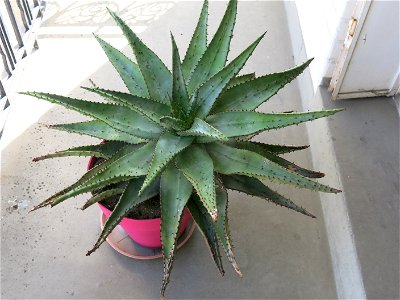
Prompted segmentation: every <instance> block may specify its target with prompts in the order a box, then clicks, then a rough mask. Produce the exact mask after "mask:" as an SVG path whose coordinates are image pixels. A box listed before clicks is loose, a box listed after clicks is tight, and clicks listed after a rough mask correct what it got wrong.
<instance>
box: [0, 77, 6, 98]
mask: <svg viewBox="0 0 400 300" xmlns="http://www.w3.org/2000/svg"><path fill="white" fill-rule="evenodd" d="M5 96H6V90H5V89H4V86H3V83H2V82H1V80H0V99H1V98H3V97H5Z"/></svg>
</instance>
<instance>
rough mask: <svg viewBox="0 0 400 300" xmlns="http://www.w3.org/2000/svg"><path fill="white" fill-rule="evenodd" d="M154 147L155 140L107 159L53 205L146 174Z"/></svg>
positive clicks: (53, 203)
mask: <svg viewBox="0 0 400 300" xmlns="http://www.w3.org/2000/svg"><path fill="white" fill-rule="evenodd" d="M154 148H155V143H154V142H152V143H148V144H146V145H144V146H142V147H141V148H139V149H135V150H133V151H131V152H129V153H127V154H126V155H124V156H122V157H120V158H118V159H116V160H113V161H112V162H111V163H107V161H106V162H105V163H104V164H102V165H100V166H99V168H94V169H92V170H90V171H89V172H88V173H86V174H85V179H86V178H87V180H79V181H78V184H73V185H72V186H70V187H69V188H67V189H65V190H64V191H65V192H64V193H63V194H61V195H60V196H57V197H55V198H54V199H53V202H52V203H51V205H52V206H54V205H57V204H59V203H61V202H62V201H64V200H66V199H68V198H71V197H74V196H77V195H79V194H82V193H86V192H90V191H92V190H94V189H98V188H102V187H104V186H107V185H109V184H112V183H116V182H120V181H126V180H129V179H132V178H135V177H140V176H144V175H146V174H147V170H148V168H149V166H150V161H151V154H152V152H153V151H154Z"/></svg>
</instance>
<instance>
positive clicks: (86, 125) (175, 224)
mask: <svg viewBox="0 0 400 300" xmlns="http://www.w3.org/2000/svg"><path fill="white" fill-rule="evenodd" d="M236 11H237V1H235V0H231V1H230V2H229V4H228V7H227V9H226V12H225V14H224V16H223V19H222V21H221V23H220V25H219V27H218V29H217V31H216V33H215V35H214V36H213V38H212V39H211V41H210V42H209V43H207V18H208V2H207V1H204V4H203V6H202V10H201V13H200V17H199V20H198V23H197V26H196V28H195V31H194V33H193V36H192V38H191V41H190V44H189V47H188V49H187V51H186V54H185V57H184V59H183V60H181V58H180V55H179V51H178V48H177V45H176V43H175V40H174V37H173V36H172V34H171V41H172V70H169V69H168V68H167V67H166V66H165V64H164V63H163V62H162V61H161V60H160V59H159V57H158V56H157V55H156V54H155V53H154V52H153V51H152V50H150V49H149V48H148V47H147V46H146V45H145V44H144V43H143V42H142V41H141V40H140V39H139V38H138V36H137V35H136V34H135V33H134V32H133V31H132V30H131V29H130V28H129V27H128V25H127V24H126V23H125V22H124V21H123V20H122V19H121V18H120V17H119V16H117V15H116V14H115V13H114V12H112V11H110V14H111V16H112V18H113V19H114V20H115V22H116V23H117V24H118V26H119V27H120V28H121V29H122V32H123V34H124V35H125V37H126V38H127V40H128V41H129V45H130V47H131V48H132V50H133V54H134V56H135V58H136V62H134V61H132V60H131V59H130V58H128V57H127V56H125V55H124V54H123V53H122V52H120V51H119V50H117V49H116V48H114V47H113V46H111V45H110V44H109V43H107V42H106V41H104V40H103V39H101V38H100V37H98V36H95V38H96V39H97V41H98V42H99V43H100V45H101V47H102V48H103V50H104V52H105V54H106V55H107V56H108V59H109V60H110V62H111V63H112V65H113V66H114V67H115V69H116V71H117V72H118V74H119V75H120V77H121V79H122V80H123V82H124V83H125V85H126V88H127V90H128V91H129V92H122V91H114V90H107V89H102V88H99V87H97V86H93V87H84V89H86V90H88V91H90V92H93V93H95V94H98V95H100V96H101V97H103V98H104V100H105V101H103V102H93V101H88V100H82V99H73V98H68V97H65V96H61V95H54V94H48V93H42V92H26V93H25V94H27V95H31V96H34V97H36V98H39V99H43V100H46V101H49V102H52V103H56V104H59V105H62V106H64V107H65V108H67V109H70V110H74V111H77V112H79V113H81V114H82V115H85V116H88V117H90V118H91V119H90V120H88V121H85V122H79V123H71V124H57V125H51V126H50V127H51V128H54V129H58V130H63V131H68V132H72V133H78V134H83V135H88V136H92V137H96V138H99V139H102V140H106V141H108V142H107V143H104V144H99V145H89V146H80V147H75V148H71V149H67V150H64V151H59V152H56V153H52V154H48V155H44V156H41V157H38V158H36V159H35V160H36V161H37V160H41V159H45V158H52V157H63V156H73V155H75V156H95V157H100V158H103V160H104V161H103V162H102V163H100V164H98V165H96V166H95V167H94V168H92V169H91V170H89V171H87V172H86V174H84V175H83V176H82V177H81V178H80V179H79V180H78V181H77V182H75V183H74V184H72V185H71V186H69V187H67V188H65V189H63V190H62V191H60V192H58V193H56V194H55V195H53V196H51V197H50V198H48V199H46V200H45V201H43V202H42V203H40V204H38V205H37V206H35V207H34V208H33V210H36V209H38V208H41V207H45V206H55V205H57V204H60V203H61V202H63V201H64V200H67V199H69V198H71V197H74V196H76V195H79V194H82V193H87V192H93V191H98V190H99V189H101V190H102V192H101V193H97V194H96V195H95V196H93V197H92V198H91V199H89V200H88V201H87V203H85V205H84V208H87V207H89V206H90V205H91V204H94V203H96V202H98V201H102V200H104V199H106V198H107V197H110V196H113V195H120V196H119V201H118V203H117V205H116V206H115V209H114V210H113V212H112V214H111V216H110V217H109V218H108V220H107V222H106V224H105V226H104V229H103V230H102V232H101V234H100V236H99V238H98V240H97V242H96V243H95V245H94V247H93V248H92V249H91V250H90V251H89V252H88V253H87V255H89V254H90V253H92V252H94V251H95V250H96V249H97V248H98V247H99V246H100V245H101V244H102V243H103V242H104V241H105V239H106V237H107V236H108V235H109V234H110V233H111V232H112V230H113V229H114V228H115V226H117V225H118V224H119V222H120V221H121V220H122V219H123V218H124V217H125V216H126V215H127V214H128V213H129V212H130V211H131V210H132V209H133V208H134V207H135V206H137V205H138V204H140V203H142V202H144V201H146V200H148V199H150V198H152V197H154V196H157V195H159V198H160V210H161V238H162V252H163V260H164V275H163V280H162V287H161V295H164V293H165V288H166V286H167V284H168V282H169V276H170V272H171V269H172V265H173V259H174V253H175V250H176V243H177V232H178V228H179V224H180V220H181V217H182V213H183V210H184V208H185V207H187V208H188V209H189V211H190V213H191V215H192V217H193V219H194V221H195V222H196V224H197V226H198V228H199V230H200V232H201V233H202V235H203V236H204V238H205V241H206V243H207V244H208V246H209V249H210V251H211V256H212V259H213V260H214V262H215V264H216V266H217V268H218V269H219V271H220V272H221V274H222V275H223V274H224V269H223V266H222V261H221V256H220V252H219V247H220V245H221V246H222V249H223V250H224V252H225V254H226V255H227V258H228V260H229V262H230V263H231V264H232V266H233V268H234V270H235V271H236V272H237V273H238V274H239V275H240V276H241V271H240V269H239V266H238V264H237V262H236V259H235V256H234V253H233V247H232V242H231V237H230V233H229V232H230V231H229V224H228V216H227V207H228V194H227V189H231V190H237V191H240V192H244V193H247V194H249V195H252V196H256V197H259V198H263V199H266V200H268V201H271V202H273V203H275V204H277V205H280V206H284V207H287V208H289V209H292V210H294V211H297V212H299V213H302V214H304V215H307V216H310V217H314V216H313V215H312V214H310V213H309V212H307V211H306V210H305V209H303V208H302V207H300V206H298V205H296V204H295V203H294V202H292V201H291V200H289V199H288V198H286V197H284V196H282V195H280V194H278V193H277V192H275V191H273V190H272V189H270V188H269V187H268V186H266V185H265V183H264V182H263V181H261V180H262V179H267V180H270V181H276V182H279V183H284V184H292V185H295V186H297V187H300V188H306V189H310V190H315V191H320V192H328V193H337V192H340V191H339V190H337V189H334V188H331V187H328V186H326V185H323V184H320V183H318V182H316V181H314V180H312V179H310V178H319V177H323V176H324V174H322V173H320V172H315V171H311V170H308V169H305V168H302V167H299V166H297V165H295V164H294V163H292V162H289V161H287V160H286V159H284V158H283V157H281V156H280V155H281V154H284V153H288V152H292V151H297V150H301V149H305V148H307V146H287V145H275V144H267V143H261V142H255V141H252V137H254V136H255V135H257V134H259V133H261V132H263V131H266V130H271V129H278V128H281V127H286V126H290V125H296V124H299V123H302V122H306V121H311V120H314V119H318V118H322V117H326V116H330V115H333V114H334V113H336V112H337V111H339V110H322V111H312V112H303V113H297V112H290V113H262V112H256V109H257V108H258V107H259V106H260V105H261V104H262V103H264V102H265V101H267V100H268V99H270V98H271V97H272V96H273V95H275V94H276V93H277V92H278V91H279V90H280V89H281V88H282V87H283V86H284V85H286V84H287V83H288V82H290V81H292V80H293V79H295V78H296V77H297V76H298V75H299V74H301V73H302V72H303V71H304V70H305V69H306V68H307V66H308V65H309V64H310V62H311V59H310V60H308V61H306V62H305V63H303V64H302V65H299V66H297V67H294V68H292V69H289V70H286V71H283V72H279V73H273V74H267V75H263V76H260V77H256V76H255V74H244V75H238V74H239V72H240V71H241V69H242V68H243V66H244V65H245V63H246V61H247V60H248V59H249V57H250V56H251V54H252V53H253V51H254V49H255V48H256V46H257V45H258V44H259V43H260V41H261V40H262V38H263V37H264V35H265V34H264V33H263V34H262V35H261V36H260V37H258V38H257V39H256V40H255V41H254V42H253V43H252V44H251V45H250V46H248V47H247V48H246V49H245V50H244V51H243V52H242V53H241V54H240V55H238V56H237V57H236V58H234V59H232V60H231V61H230V62H229V63H227V56H228V52H229V45H230V42H231V38H232V32H233V28H234V25H235V19H236ZM119 183H123V184H122V185H120V186H119V187H118V188H115V186H116V185H115V184H119ZM121 187H123V188H121Z"/></svg>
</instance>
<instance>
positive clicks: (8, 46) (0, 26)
mask: <svg viewBox="0 0 400 300" xmlns="http://www.w3.org/2000/svg"><path fill="white" fill-rule="evenodd" d="M0 29H1V30H0V31H1V32H2V35H4V39H5V40H4V42H3V45H4V47H5V50H8V51H9V52H10V55H11V58H12V62H15V63H17V59H16V58H15V54H14V49H13V47H12V46H11V43H10V39H9V38H8V35H7V31H6V28H5V26H4V23H3V20H2V18H1V17H0Z"/></svg>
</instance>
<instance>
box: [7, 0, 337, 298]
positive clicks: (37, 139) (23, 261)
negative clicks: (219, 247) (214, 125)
mask: <svg viewBox="0 0 400 300" xmlns="http://www.w3.org/2000/svg"><path fill="white" fill-rule="evenodd" d="M210 6H211V9H210V18H211V19H210V32H213V31H214V30H215V28H216V25H217V20H219V18H220V17H221V15H222V12H223V8H224V7H225V4H224V3H219V2H216V3H215V2H212V3H211V5H210ZM199 9H200V3H197V2H196V3H193V2H180V3H176V4H174V5H172V6H171V7H170V8H168V10H167V11H166V12H165V13H164V14H163V15H162V16H160V17H159V18H158V19H155V20H151V21H148V22H147V23H146V30H145V31H143V32H142V33H141V34H140V35H141V36H142V37H143V38H144V40H145V42H148V44H149V45H150V46H151V47H153V48H154V49H155V50H156V52H158V53H160V54H161V57H162V58H163V59H165V60H166V61H167V62H168V64H169V63H170V42H169V30H172V31H173V32H174V34H175V36H176V37H177V42H178V45H186V42H187V41H188V40H189V39H190V36H191V30H192V28H193V26H194V20H195V18H196V17H194V15H196V16H197V14H198V12H199ZM188 12H193V15H191V14H188ZM50 21H51V20H50ZM50 21H49V22H50ZM53 22H54V20H53ZM54 24H55V23H53V24H50V25H54ZM249 24H257V26H254V25H249ZM46 25H49V24H48V23H47V24H45V26H46ZM236 26H237V27H236V28H237V29H236V31H235V32H234V42H233V45H232V49H231V53H230V55H231V56H230V57H233V56H235V55H236V54H238V53H239V51H240V50H241V49H244V48H245V47H246V46H247V45H248V44H249V43H251V42H252V41H253V40H254V39H255V38H256V37H258V36H259V35H260V33H262V32H263V31H264V30H265V29H268V34H267V36H266V38H265V40H264V41H263V42H262V43H261V45H260V46H259V48H258V49H257V50H256V51H255V53H254V55H253V58H252V59H251V60H250V61H249V62H248V64H247V66H246V68H245V70H244V72H248V71H256V73H257V75H261V74H265V73H269V72H273V71H278V70H282V69H286V68H289V67H291V66H293V63H292V55H291V53H290V49H291V47H290V41H289V35H288V32H287V27H286V21H285V12H284V7H283V4H282V3H280V2H270V1H265V2H240V3H239V17H238V20H237V25H236ZM60 38H62V37H60ZM60 41H61V40H60ZM61 43H62V41H61ZM42 45H47V44H46V43H45V42H44V43H42ZM54 47H55V46H54ZM181 48H182V49H181V50H183V49H184V47H183V46H181ZM42 51H46V49H42ZM71 53H75V52H74V49H72V48H71ZM97 53H101V50H99V52H97ZM97 53H96V54H94V53H88V51H86V52H85V49H84V48H82V49H81V54H80V55H82V56H83V57H84V56H85V55H87V57H88V58H90V56H93V55H100V54H97ZM56 54H57V53H56ZM57 55H59V56H58V57H57ZM57 55H56V56H55V57H52V58H49V61H48V65H51V64H53V67H54V65H57V64H58V63H60V61H61V62H62V61H64V60H65V59H71V58H69V57H68V55H71V54H69V53H68V51H65V52H64V53H60V54H57ZM81 59H82V58H81ZM73 63H74V60H73V58H72V60H71V64H73ZM46 68H47V70H49V69H48V67H46V66H43V68H41V71H42V72H45V70H46ZM62 71H63V70H59V72H62ZM114 75H115V73H113V71H112V68H111V67H110V66H109V65H105V66H101V67H99V68H98V69H97V70H96V71H95V72H94V73H93V74H92V75H91V76H90V77H91V78H94V79H95V81H96V82H97V83H98V84H100V85H104V86H105V87H114V88H115V87H117V88H118V87H122V84H121V82H119V81H117V79H115V80H114V78H115V77H114ZM51 76H53V77H57V76H58V74H57V72H55V73H51ZM86 83H87V80H84V82H83V84H86ZM80 84H82V83H80ZM43 86H44V87H45V85H43ZM77 87H78V85H77V86H76V89H74V90H72V91H71V93H70V94H71V95H74V96H82V92H81V91H79V90H78V89H77ZM27 101H28V100H27ZM263 110H268V111H271V110H272V111H288V110H301V103H300V97H299V95H298V87H297V85H296V83H292V84H290V85H288V86H287V87H286V88H285V89H284V90H283V91H281V92H279V93H278V94H277V95H276V96H274V97H273V98H272V99H271V100H270V102H269V103H268V104H267V105H265V106H263ZM75 120H79V117H77V116H76V115H75V114H73V113H69V112H66V111H65V110H63V109H61V108H52V109H51V110H50V111H48V112H47V113H46V114H45V115H44V116H43V117H42V118H41V119H40V120H39V122H41V123H50V124H51V123H55V122H56V123H60V122H70V121H75ZM260 138H261V139H263V140H264V141H268V142H272V143H282V142H287V143H289V144H298V145H300V144H306V143H307V136H306V130H305V127H304V126H303V125H301V126H297V127H295V128H291V129H284V130H280V131H274V132H273V133H268V134H264V135H262V136H261V137H260ZM93 142H96V141H95V140H94V139H90V138H86V137H80V136H75V135H67V134H65V133H62V132H56V131H50V130H48V129H46V128H44V127H41V126H39V125H38V124H34V125H33V126H31V127H29V128H28V129H27V130H26V131H25V132H23V133H22V134H21V135H20V136H18V138H17V139H15V140H13V141H12V142H11V143H10V144H9V145H8V146H7V148H5V149H4V151H3V153H2V179H1V186H2V191H1V195H2V203H1V208H2V210H1V211H2V213H1V214H2V218H1V222H2V228H1V239H2V244H1V268H2V270H1V294H2V298H25V299H26V298H76V299H77V298H90V299H99V298H158V297H159V287H160V283H161V274H162V261H161V260H156V261H137V260H132V259H128V258H126V257H123V256H122V255H120V254H118V253H116V252H115V251H114V250H113V249H111V248H110V247H109V246H108V245H107V244H104V245H103V246H102V247H101V248H100V249H99V250H98V251H97V252H96V253H94V254H93V255H92V256H90V257H86V256H85V253H86V250H88V249H89V248H90V247H91V246H92V244H93V243H94V241H95V240H96V237H97V235H98V234H99V210H98V209H97V208H95V207H93V208H91V209H89V210H88V211H86V212H82V211H80V210H79V209H78V208H79V207H80V205H81V204H82V203H83V201H84V199H86V198H87V196H80V197H77V198H76V199H74V200H69V201H68V202H66V203H65V204H63V205H59V206H57V207H55V208H53V209H43V210H40V211H37V212H35V213H32V214H27V209H26V208H18V209H13V201H16V202H20V203H22V202H23V200H29V201H30V204H29V207H31V206H32V205H33V204H36V203H38V202H39V201H40V200H42V199H43V198H45V197H47V196H49V195H50V194H52V193H54V192H56V191H57V190H59V189H61V188H62V187H65V186H66V185H68V184H70V183H72V182H73V181H74V179H76V178H78V177H79V176H80V175H81V174H82V173H83V172H84V170H85V164H86V162H87V159H84V158H66V159H54V160H50V161H43V162H40V163H32V162H31V159H32V157H35V156H38V155H41V154H44V153H47V152H52V151H55V150H57V149H64V148H67V147H70V146H73V145H77V144H89V143H93ZM290 158H293V159H294V160H295V161H296V162H297V163H299V164H301V165H304V166H306V167H310V161H311V160H310V151H309V150H305V151H302V153H298V154H296V155H291V156H290ZM320 171H324V170H320ZM328 176H329V175H328ZM276 188H277V189H278V190H280V191H281V192H282V193H284V194H285V195H287V196H289V197H291V198H292V199H293V200H295V201H296V202H298V204H300V205H302V206H304V207H307V208H308V209H309V210H310V211H311V212H313V213H314V214H315V215H317V216H318V218H317V219H316V220H315V219H310V218H307V217H304V216H302V215H300V214H296V213H293V212H291V211H288V210H287V209H283V208H279V207H276V206H274V205H271V204H268V203H265V202H264V201H262V200H259V199H250V198H249V197H246V196H244V195H242V194H240V195H239V194H237V193H231V194H230V196H231V207H230V210H229V213H230V219H231V226H232V234H233V237H234V240H235V246H236V248H235V249H236V255H237V259H238V261H239V264H240V266H241V269H242V271H243V273H244V278H243V279H240V278H237V277H236V276H235V275H234V272H233V271H232V270H231V268H230V267H229V264H228V263H226V261H225V266H226V270H227V274H226V275H225V277H224V278H220V276H219V274H218V272H217V270H216V268H215V267H214V266H213V263H212V261H211V259H210V257H209V254H208V251H207V248H206V245H205V244H204V242H203V239H202V237H201V235H200V234H199V233H198V232H195V234H194V236H193V237H192V238H191V240H190V241H189V243H188V244H187V245H186V246H185V247H184V248H182V249H181V250H180V251H179V252H178V253H177V260H176V263H175V267H174V270H173V274H172V278H171V279H172V280H171V284H170V286H169V288H168V290H167V296H168V298H182V299H187V298H220V299H222V298H228V299H231V298H237V299H244V298H258V299H265V298H282V299H287V298H301V299H311V298H313V299H322V298H330V299H331V298H336V292H335V284H334V280H333V273H332V267H331V261H330V255H329V249H328V244H327V238H326V234H325V228H324V223H323V219H322V212H321V207H320V204H319V198H318V194H316V193H311V192H308V191H303V190H298V189H294V188H288V187H284V186H276Z"/></svg>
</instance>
